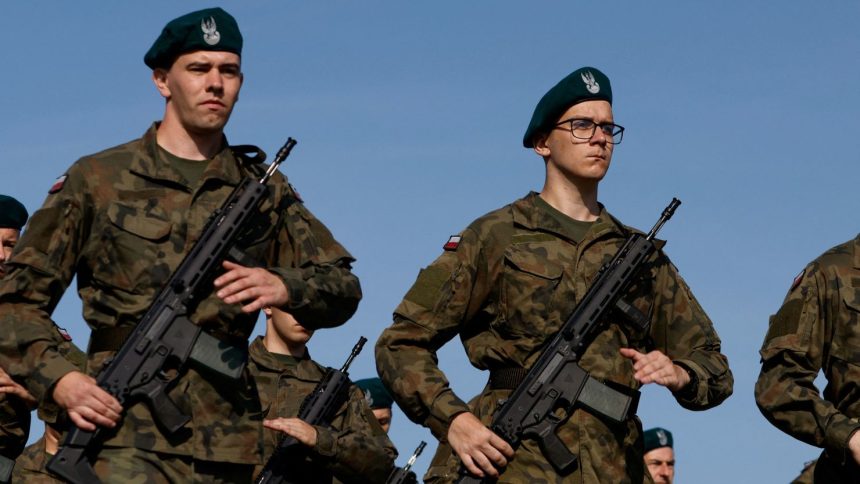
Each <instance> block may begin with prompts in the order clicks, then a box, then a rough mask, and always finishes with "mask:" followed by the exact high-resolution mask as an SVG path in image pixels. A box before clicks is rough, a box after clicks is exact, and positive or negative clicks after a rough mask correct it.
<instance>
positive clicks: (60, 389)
mask: <svg viewBox="0 0 860 484" xmlns="http://www.w3.org/2000/svg"><path fill="white" fill-rule="evenodd" d="M53 396H54V401H55V402H57V404H58V405H59V406H61V407H63V408H64V409H65V410H66V411H67V412H68V413H69V417H70V418H71V419H72V422H74V424H75V425H77V426H78V428H80V429H81V430H87V431H90V432H92V431H94V430H95V429H96V425H98V426H101V427H108V428H113V427H115V426H116V423H117V422H118V421H119V417H120V413H122V405H120V404H119V402H118V401H117V399H116V398H114V397H113V395H111V394H110V393H108V392H106V391H104V389H102V387H100V386H98V385H97V384H96V380H95V378H92V377H90V376H87V375H84V374H83V373H81V372H79V371H72V372H70V373H66V374H65V375H64V376H63V377H62V378H60V379H59V380H57V384H56V385H54V393H53Z"/></svg>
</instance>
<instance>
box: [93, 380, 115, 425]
mask: <svg viewBox="0 0 860 484" xmlns="http://www.w3.org/2000/svg"><path fill="white" fill-rule="evenodd" d="M95 388H96V390H95V391H94V392H93V396H94V397H95V398H96V400H98V402H99V403H100V404H102V405H103V406H104V408H105V412H102V413H107V412H110V413H113V414H116V416H117V418H119V414H120V413H122V405H120V403H119V400H117V399H116V398H115V397H114V396H113V395H111V394H110V393H108V392H106V391H104V389H102V387H100V386H98V385H95Z"/></svg>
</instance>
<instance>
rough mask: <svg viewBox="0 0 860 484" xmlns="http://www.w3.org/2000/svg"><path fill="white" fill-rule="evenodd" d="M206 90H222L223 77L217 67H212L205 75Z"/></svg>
mask: <svg viewBox="0 0 860 484" xmlns="http://www.w3.org/2000/svg"><path fill="white" fill-rule="evenodd" d="M206 83H207V86H206V90H207V91H211V92H218V93H220V92H222V91H223V90H224V78H223V76H222V75H221V72H220V71H219V70H218V69H212V70H210V71H209V73H208V74H207V76H206Z"/></svg>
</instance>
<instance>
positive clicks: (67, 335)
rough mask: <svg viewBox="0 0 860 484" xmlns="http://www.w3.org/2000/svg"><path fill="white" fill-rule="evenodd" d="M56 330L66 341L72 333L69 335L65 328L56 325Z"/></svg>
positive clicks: (69, 339)
mask: <svg viewBox="0 0 860 484" xmlns="http://www.w3.org/2000/svg"><path fill="white" fill-rule="evenodd" d="M57 332H59V333H60V336H62V337H63V339H64V340H66V341H71V340H72V335H70V334H69V332H68V331H66V328H61V327H59V326H57Z"/></svg>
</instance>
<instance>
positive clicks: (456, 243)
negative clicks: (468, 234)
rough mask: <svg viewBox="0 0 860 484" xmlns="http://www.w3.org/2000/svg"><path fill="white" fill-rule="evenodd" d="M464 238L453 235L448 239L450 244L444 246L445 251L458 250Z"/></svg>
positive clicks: (446, 243)
mask: <svg viewBox="0 0 860 484" xmlns="http://www.w3.org/2000/svg"><path fill="white" fill-rule="evenodd" d="M461 239H462V237H460V236H459V235H452V236H451V237H449V238H448V242H445V245H443V246H442V248H443V249H445V250H457V247H460V240H461Z"/></svg>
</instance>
